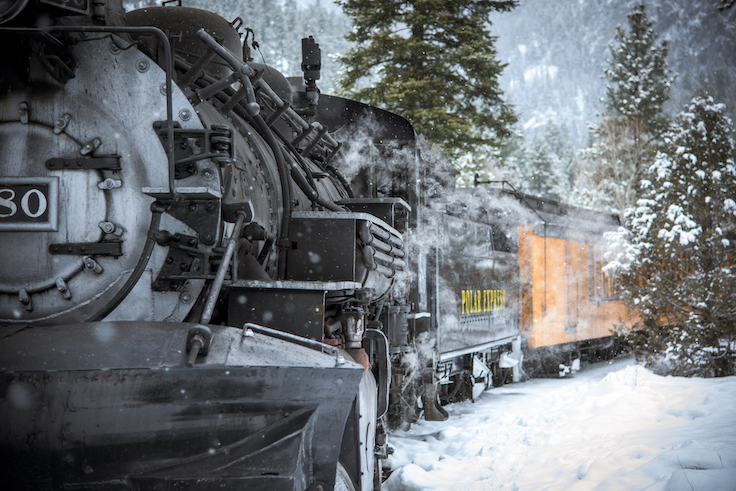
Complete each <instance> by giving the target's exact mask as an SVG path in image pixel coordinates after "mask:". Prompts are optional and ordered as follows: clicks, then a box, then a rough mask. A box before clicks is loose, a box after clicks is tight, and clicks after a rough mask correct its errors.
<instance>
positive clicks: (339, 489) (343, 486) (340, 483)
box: [335, 462, 356, 491]
mask: <svg viewBox="0 0 736 491" xmlns="http://www.w3.org/2000/svg"><path fill="white" fill-rule="evenodd" d="M335 491H356V489H355V485H354V484H353V481H352V479H350V475H349V474H348V471H347V470H345V467H343V465H342V464H341V463H339V462H338V463H337V472H336V473H335Z"/></svg>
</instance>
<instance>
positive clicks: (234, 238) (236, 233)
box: [199, 211, 246, 325]
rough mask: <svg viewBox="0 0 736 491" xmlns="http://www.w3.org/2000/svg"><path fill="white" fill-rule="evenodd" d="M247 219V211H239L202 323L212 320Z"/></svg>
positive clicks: (208, 298)
mask: <svg viewBox="0 0 736 491" xmlns="http://www.w3.org/2000/svg"><path fill="white" fill-rule="evenodd" d="M245 219H246V217H245V213H243V212H242V211H241V212H238V219H237V220H236V221H235V228H233V233H232V235H230V239H229V240H228V243H227V248H226V249H225V254H223V256H222V262H220V266H219V267H218V268H217V274H216V275H215V280H214V281H213V282H212V287H211V289H210V294H209V296H208V297H207V303H206V304H205V306H204V310H202V318H201V319H200V321H199V322H200V323H201V324H205V325H206V324H209V323H210V321H211V320H212V314H213V313H214V312H215V303H216V302H217V297H219V296H220V290H222V284H223V283H224V282H225V274H226V273H227V270H228V268H229V267H230V261H231V260H232V258H233V254H235V247H236V246H237V245H238V239H239V238H240V233H241V232H242V231H243V225H244V224H245Z"/></svg>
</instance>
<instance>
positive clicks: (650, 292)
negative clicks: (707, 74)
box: [607, 93, 736, 376]
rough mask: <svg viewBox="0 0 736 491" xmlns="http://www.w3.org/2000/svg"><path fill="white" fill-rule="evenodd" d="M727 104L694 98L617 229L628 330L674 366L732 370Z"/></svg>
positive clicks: (734, 336) (733, 191) (734, 296)
mask: <svg viewBox="0 0 736 491" xmlns="http://www.w3.org/2000/svg"><path fill="white" fill-rule="evenodd" d="M724 110H725V106H724V105H723V104H716V103H714V101H713V99H712V97H711V96H710V95H708V94H707V93H701V94H700V95H698V96H696V97H695V98H693V100H692V101H691V103H690V104H689V106H688V107H686V109H685V111H684V112H682V113H681V114H680V115H679V122H678V125H677V126H676V127H675V128H674V129H673V130H671V131H670V132H668V133H666V134H665V138H664V143H665V149H664V150H665V151H661V152H659V153H658V155H657V157H656V159H655V161H654V163H653V164H652V165H651V166H650V167H649V168H648V170H647V173H646V176H645V177H646V179H644V180H643V181H642V186H643V188H644V189H643V197H642V198H641V199H640V200H639V201H638V206H637V207H635V208H630V209H629V210H627V216H626V229H624V230H622V231H621V232H619V233H618V234H615V235H613V236H612V248H613V250H614V251H616V256H615V258H614V260H613V261H611V263H609V265H608V267H607V268H608V269H609V270H610V271H617V272H619V273H621V276H620V278H621V285H622V290H623V295H624V299H625V301H626V302H627V304H628V305H629V306H630V307H631V308H632V309H635V310H636V312H637V313H638V315H639V321H638V322H637V324H636V326H635V328H638V329H640V330H639V331H636V330H634V331H632V332H629V333H628V334H627V335H626V336H625V338H626V339H627V340H628V341H629V342H631V343H632V346H633V349H634V353H635V354H636V355H637V356H639V357H641V358H643V359H645V360H648V361H650V362H651V361H654V360H656V359H657V358H661V357H667V359H668V362H669V364H670V366H671V367H672V369H673V372H674V373H675V374H678V375H703V376H725V375H732V374H734V373H735V370H736V307H735V306H736V263H735V261H736V254H735V252H736V247H735V246H736V202H735V201H734V198H736V147H735V146H734V140H733V131H734V127H733V124H732V122H731V121H730V120H729V119H728V118H727V117H726V116H725V115H724Z"/></svg>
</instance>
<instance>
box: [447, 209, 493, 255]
mask: <svg viewBox="0 0 736 491" xmlns="http://www.w3.org/2000/svg"><path fill="white" fill-rule="evenodd" d="M444 222H445V227H444V230H445V236H446V237H447V241H448V245H449V250H450V251H452V253H454V254H458V255H462V256H473V257H490V256H491V255H492V253H493V238H494V236H493V230H492V229H491V227H490V226H489V225H484V224H479V223H473V222H468V221H465V220H462V219H457V218H453V217H449V216H446V217H445V219H444Z"/></svg>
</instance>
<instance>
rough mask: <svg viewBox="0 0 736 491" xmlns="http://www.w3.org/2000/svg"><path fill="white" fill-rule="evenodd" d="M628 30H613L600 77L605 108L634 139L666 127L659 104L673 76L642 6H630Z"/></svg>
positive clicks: (665, 95) (664, 51)
mask: <svg viewBox="0 0 736 491" xmlns="http://www.w3.org/2000/svg"><path fill="white" fill-rule="evenodd" d="M628 20H629V31H628V32H627V31H626V30H624V28H623V27H622V26H618V27H617V28H616V34H615V36H614V39H615V40H616V41H617V43H618V45H614V44H611V45H610V46H609V49H610V51H611V59H610V60H608V62H609V66H608V68H607V69H606V70H604V72H603V75H604V77H605V78H606V79H607V80H608V81H609V83H607V84H606V97H605V99H604V101H603V102H604V107H605V109H606V111H607V112H608V113H609V114H612V115H618V116H622V117H623V118H625V119H626V121H627V122H628V123H629V125H630V126H631V131H632V133H633V137H634V139H635V140H638V139H639V138H641V137H642V136H643V135H644V134H645V133H653V134H658V133H660V132H661V131H662V130H664V129H665V128H666V126H667V120H666V119H665V118H664V117H662V104H664V103H665V101H667V99H669V96H670V87H671V85H672V80H673V78H672V76H671V75H670V73H669V70H668V69H667V61H666V58H667V42H666V41H663V42H661V43H657V35H656V34H655V32H654V29H653V28H652V22H651V21H650V20H649V19H648V18H647V14H646V9H645V7H644V4H643V3H642V4H637V5H634V6H633V7H631V11H630V12H629V15H628Z"/></svg>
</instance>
